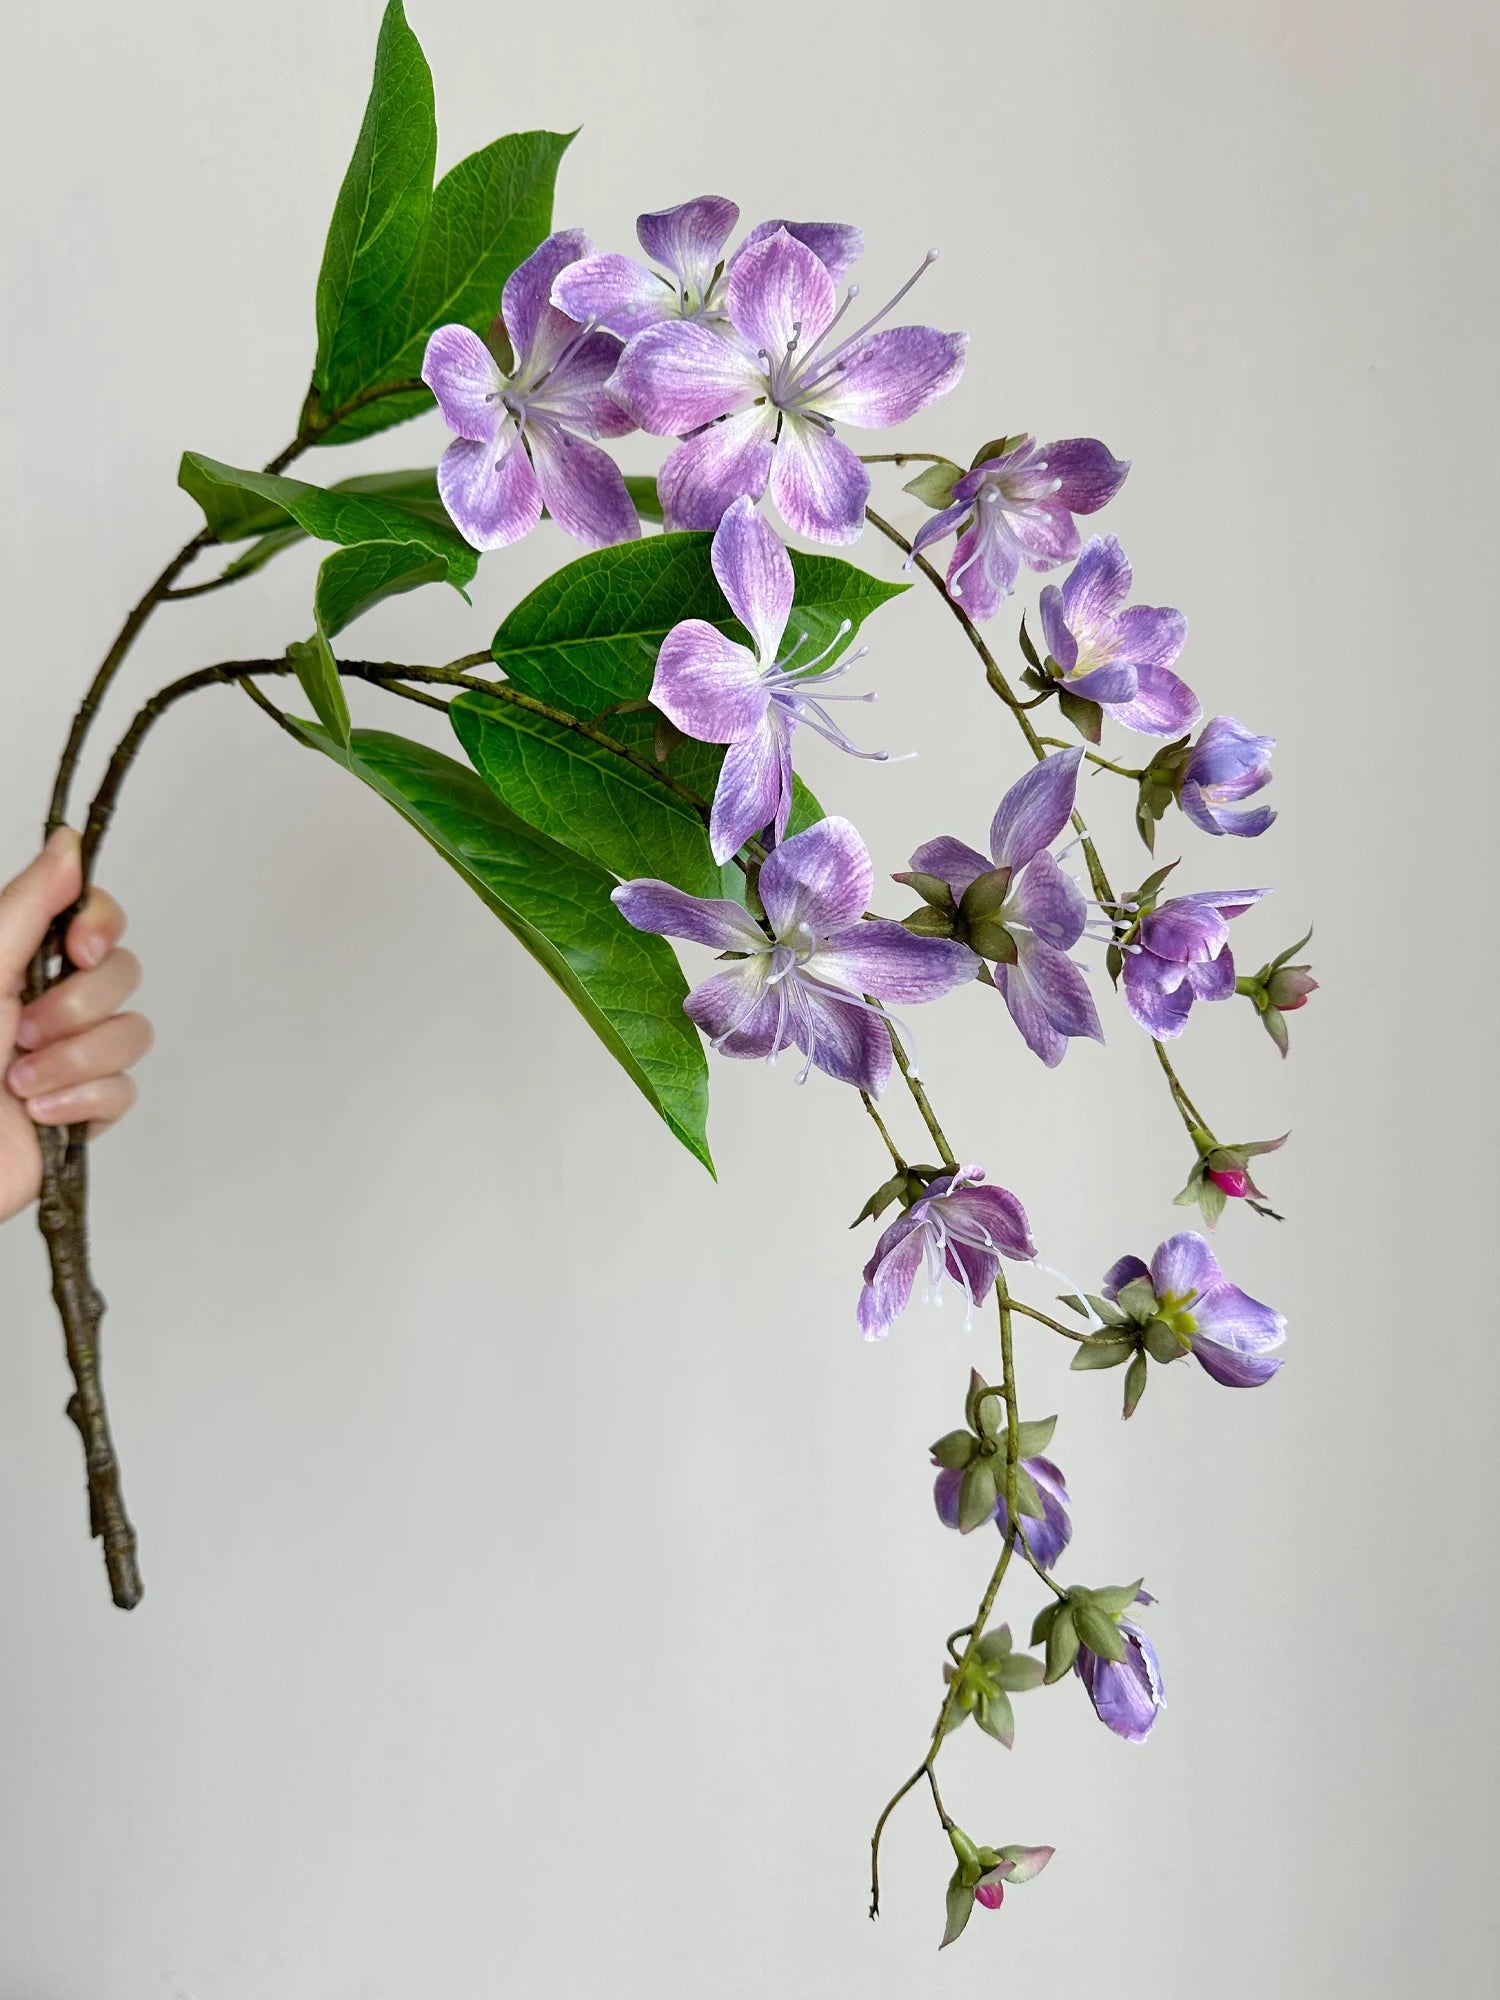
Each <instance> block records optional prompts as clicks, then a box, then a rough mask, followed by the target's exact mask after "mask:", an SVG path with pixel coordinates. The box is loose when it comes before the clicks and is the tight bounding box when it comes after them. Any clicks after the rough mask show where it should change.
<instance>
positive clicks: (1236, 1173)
mask: <svg viewBox="0 0 1500 2000" xmlns="http://www.w3.org/2000/svg"><path fill="white" fill-rule="evenodd" d="M1208 1178H1209V1179H1210V1180H1211V1181H1212V1182H1213V1184H1214V1186H1215V1187H1217V1188H1222V1189H1223V1191H1224V1193H1225V1194H1227V1195H1229V1196H1230V1197H1231V1199H1232V1200H1234V1201H1243V1200H1244V1198H1245V1196H1246V1195H1247V1194H1249V1192H1250V1176H1249V1174H1247V1173H1246V1171H1245V1169H1244V1168H1243V1167H1210V1168H1209V1170H1208Z"/></svg>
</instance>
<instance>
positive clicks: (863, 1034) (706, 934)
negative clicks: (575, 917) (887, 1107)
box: [614, 819, 975, 1097]
mask: <svg viewBox="0 0 1500 2000" xmlns="http://www.w3.org/2000/svg"><path fill="white" fill-rule="evenodd" d="M873 882H874V872H873V870H872V868H871V866H870V857H869V854H868V853H867V851H866V849H865V844H864V842H863V841H862V840H861V839H860V837H859V835H858V834H857V833H856V832H855V830H854V828H853V827H852V826H851V825H850V824H849V822H848V820H846V819H823V820H819V821H818V822H817V824H816V825H815V826H810V827H808V828H807V830H806V832H805V833H797V834H793V836H792V838H791V839H790V840H788V841H786V842H784V843H783V845H782V846H780V847H778V848H776V849H775V850H774V851H773V852H772V854H771V855H770V857H769V859H768V860H767V861H766V863H765V865H764V866H763V867H762V869H761V871H760V899H761V902H762V904H763V905H764V908H765V912H766V922H767V925H768V927H769V934H768V933H767V931H766V930H762V928H761V927H760V925H759V924H757V923H756V922H755V921H754V919H753V918H752V917H750V916H749V915H747V913H746V912H745V911H744V910H743V909H741V908H740V906H739V904H738V903H731V902H728V901H723V900H719V899H716V898H713V897H706V896H689V895H686V894H684V892H683V891H682V890H681V889H674V888H673V887H672V886H671V885H670V883H667V882H656V881H639V882H623V883H621V885H620V887H619V888H618V889H616V890H615V891H614V900H615V902H616V904H617V905H618V906H619V908H620V910H621V912H622V913H623V915H624V916H625V919H626V921H627V922H628V923H632V924H634V925H635V927H636V929H637V930H639V931H654V932H656V933H657V934H658V936H662V937H678V938H687V939H689V940H690V941H691V942H692V943H694V944H706V945H709V946H711V947H712V948H714V949H715V950H718V951H722V952H724V953H726V954H728V955H729V956H730V957H731V958H733V959H734V960H735V962H734V963H733V964H732V965H731V966H730V968H729V969H728V971H726V972H721V973H719V974H718V975H717V976H716V977H715V978H713V979H709V980H706V981H705V982H704V984H703V985H701V986H697V987H695V988H694V989H693V991H692V992H691V993H690V994H689V995H688V997H687V999H686V1000H685V1001H684V1002H683V1007H684V1009H685V1011H686V1012H687V1014H688V1016H689V1018H690V1019H691V1020H693V1021H695V1022H696V1023H697V1025H698V1026H699V1027H700V1028H701V1029H702V1030H703V1032H704V1034H705V1035H707V1036H708V1037H709V1039H710V1040H711V1041H712V1043H713V1045H714V1047H715V1048H716V1049H719V1050H721V1051H722V1053H723V1054H725V1055H727V1056H765V1057H766V1058H767V1059H768V1060H769V1061H773V1062H774V1061H775V1059H776V1057H777V1056H778V1055H779V1054H780V1053H781V1051H782V1050H783V1049H784V1048H786V1047H787V1046H788V1045H789V1044H790V1045H795V1046H796V1047H797V1048H799V1049H801V1051H802V1053H803V1054H804V1055H805V1056H806V1058H807V1061H806V1063H805V1064H804V1066H803V1069H802V1076H803V1077H804V1078H805V1077H806V1076H807V1074H808V1071H809V1070H810V1069H812V1068H813V1067H814V1065H816V1066H817V1068H819V1069H821V1070H826V1071H827V1072H828V1074H829V1075H830V1076H833V1077H837V1078H838V1079H839V1081H840V1082H841V1083H852V1084H856V1085H858V1087H859V1088H860V1089H861V1090H867V1091H869V1093H870V1095H871V1096H872V1097H878V1096H879V1095H880V1093H881V1092H882V1090H884V1088H885V1085H886V1082H887V1080H888V1078H889V1076H890V1073H891V1040H890V1030H889V1027H888V1017H887V1015H886V1014H885V1013H884V1011H883V1007H882V1004H881V1003H883V1002H885V1001H908V1000H936V999H937V998H938V997H939V995H940V994H943V993H948V992H951V991H952V989H953V988H954V987H955V986H961V985H963V983H964V982H965V981H966V980H969V979H972V978H973V977H974V964H975V961H974V956H973V953H972V952H970V951H969V950H968V949H967V948H966V947H965V946H963V945H961V944H956V943H954V942H953V941H952V940H951V939H947V938H917V937H913V936H912V934H911V932H910V931H908V930H906V929H904V928H903V926H902V925H900V924H896V923H889V922H887V921H885V920H883V919H880V918H874V919H872V920H870V921H869V922H866V921H864V920H863V914H862V913H863V911H864V907H865V904H866V902H867V901H868V899H869V895H870V890H871V887H872V886H873ZM866 996H868V997H866Z"/></svg>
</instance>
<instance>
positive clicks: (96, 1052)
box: [0, 827, 151, 1222]
mask: <svg viewBox="0 0 1500 2000" xmlns="http://www.w3.org/2000/svg"><path fill="white" fill-rule="evenodd" d="M81 886H82V868H81V863H80V858H79V842H78V835H77V834H76V833H74V832H73V831H72V829H71V828H68V827H64V828H63V829H61V831H59V832H58V833H56V834H54V835H53V837H52V839H51V840H50V841H49V842H48V843H47V845H46V847H45V848H44V849H43V850H42V852H41V853H40V854H39V855H38V856H37V858H36V860H35V861H33V862H32V864H31V866H30V867H29V868H27V869H24V870H23V871H22V873H21V874H19V875H18V876H17V877H16V878H15V880H14V881H13V882H10V883H7V885H6V886H5V888H4V889H0V1050H3V1051H6V1052H9V1051H11V1050H14V1052H15V1053H14V1056H13V1058H12V1059H11V1061H10V1064H9V1067H8V1068H7V1070H6V1072H5V1082H4V1087H3V1088H0V1222H4V1221H6V1220H8V1219H9V1218H10V1217H11V1216H13V1215H16V1214H18V1213H19V1212H20V1210H22V1209H23V1208H27V1207H29V1206H30V1204H31V1203H32V1202H33V1201H35V1200H36V1197H37V1194H38V1192H39V1190H40V1188H41V1184H42V1153H41V1145H40V1142H39V1140H38V1137H37V1130H36V1128H37V1126H38V1125H81V1124H85V1123H86V1124H87V1125H88V1128H89V1136H90V1137H91V1138H92V1137H93V1135H94V1134H95V1133H96V1132H100V1131H102V1130H104V1128H105V1127H106V1126H109V1125H112V1124H114V1122H115V1120H116V1119H117V1118H121V1117H123V1116H124V1114H125V1113H126V1112H127V1111H128V1110H129V1109H130V1107H131V1105H132V1104H134V1102H135V1100H136V1087H135V1085H134V1084H133V1083H132V1082H131V1080H130V1078H129V1077H128V1076H127V1075H126V1074H125V1072H126V1071H127V1070H128V1069H130V1068H131V1067H132V1065H133V1064H135V1063H138V1062H139V1061H140V1059H141V1057H142V1056H143V1055H144V1054H145V1053H146V1051H147V1050H148V1049H149V1048H150V1046H151V1027H150V1023H149V1022H148V1021H147V1020H146V1018H145V1016H144V1015H143V1014H121V1013H118V1012H117V1011H116V1010H117V1009H118V1008H119V1006H120V1005H121V1003H122V1002H123V1001H125V1000H127V999H129V997H130V995H131V994H132V993H134V991H135V989H136V987H137V986H139V985H140V982H141V968H140V965H139V964H138V963H137V961H136V958H135V956H134V954H133V953H132V952H129V951H122V950H121V949H120V948H119V941H120V938H121V936H122V935H123V933H124V930H125V912H124V911H123V910H122V909H121V908H120V906H119V904H118V903H117V902H116V901H115V900H114V898H113V897H112V896H108V895H106V894H105V893H104V891H103V890H102V889H91V890H90V891H89V894H88V898H87V900H86V902H85V903H84V905H83V908H82V909H81V910H80V911H79V912H78V914H77V916H75V917H74V918H73V920H72V922H71V923H70V924H69V925H68V930H67V936H66V940H65V944H66V950H67V954H68V958H69V960H70V961H71V962H72V963H73V964H74V965H76V966H77V967H79V968H80V969H79V970H78V971H77V972H74V973H71V974H70V975H69V976H68V977H67V978H66V979H64V980H61V981H59V983H58V984H57V985H56V986H54V987H53V988H52V989H51V990H50V991H49V992H47V993H44V994H43V995H42V996H41V998H40V999H38V1000H34V1001H33V1002H32V1003H31V1005H30V1006H29V1007H23V1006H22V1004H21V992H22V989H23V987H24V985H25V983H26V973H27V968H28V967H29V965H30V963H31V960H32V958H33V957H34V955H35V953H36V951H37V949H38V948H39V946H40V945H41V943H42V940H43V939H44V938H45V937H46V935H47V927H48V925H49V924H50V923H51V922H52V920H53V918H54V917H56V916H58V915H60V913H61V912H62V911H64V910H66V909H67V908H68V906H69V905H70V904H71V903H72V902H73V901H74V900H75V899H76V898H77V896H78V894H79V891H80V888H81Z"/></svg>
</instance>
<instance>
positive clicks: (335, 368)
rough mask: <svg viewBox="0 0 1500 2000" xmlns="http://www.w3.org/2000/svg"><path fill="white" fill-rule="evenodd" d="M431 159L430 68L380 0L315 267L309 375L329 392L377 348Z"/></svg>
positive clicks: (338, 391) (338, 394) (426, 199)
mask: <svg viewBox="0 0 1500 2000" xmlns="http://www.w3.org/2000/svg"><path fill="white" fill-rule="evenodd" d="M436 159H437V118H436V115H435V113H434V110H433V101H432V72H431V71H430V70H429V69H428V67H427V58H426V57H425V56H424V55H423V54H422V45H421V43H420V42H419V41H418V40H417V38H416V36H415V35H414V34H413V33H412V31H411V29H410V28H409V27H408V26H407V25H406V15H405V13H404V12H403V11H402V7H401V0H390V4H389V6H388V7H387V8H386V10H385V18H384V20H383V21H382V22H381V25H380V40H379V42H378V44H377V45H376V50H375V77H374V81H373V82H372V83H371V85H370V96H369V101H368V103H367V104H366V105H365V115H364V121H363V123H362V124H361V126H360V128H359V137H358V138H357V139H356V140H355V142H354V154H353V157H352V158H351V160H350V162H349V166H348V169H347V171H346V172H345V175H344V182H343V186H342V187H341V188H340V189H339V193H338V200H337V201H336V202H335V203H334V207H333V218H332V220H331V221H330V223H329V225H328V240H327V243H326V245H325V246H324V250H323V266H322V269H321V270H320V271H319V273H318V292H317V318H318V354H317V360H316V362H315V364H314V367H313V382H314V384H315V386H316V387H317V388H319V389H320V390H322V391H324V393H325V396H327V395H328V394H329V393H330V392H331V393H332V397H333V400H334V401H339V400H343V397H344V396H345V394H346V393H347V391H346V389H345V387H344V385H345V384H349V383H352V384H353V385H354V386H355V387H356V388H357V387H360V386H362V383H363V379H364V378H363V374H362V369H361V361H362V359H363V357H364V356H365V354H366V353H367V352H368V353H371V354H373V353H375V352H376V351H377V350H378V347H379V344H380V341H381V328H382V326H383V324H384V323H385V321H386V320H387V319H388V318H389V315H390V313H391V311H392V309H393V307H394V306H395V304H396V301H397V300H398V299H399V297H400V294H401V290H402V287H403V284H404V282H405V280H406V276H407V272H408V270H409V268H410V266H411V264H412V262H413V260H414V259H415V257H416V255H417V251H418V248H419V247H420V245H421V242H422V235H423V231H424V230H425V229H426V226H427V218H428V214H429V211H430V209H431V205H432V169H433V166H434V164H435V162H436ZM379 379H380V378H379V376H378V375H371V376H369V377H368V380H370V381H372V382H373V381H377V380H379Z"/></svg>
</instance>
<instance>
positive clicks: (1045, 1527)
mask: <svg viewBox="0 0 1500 2000" xmlns="http://www.w3.org/2000/svg"><path fill="white" fill-rule="evenodd" d="M1021 1464H1022V1465H1023V1466H1024V1467H1025V1469H1026V1471H1027V1472H1029V1473H1030V1475H1031V1479H1032V1483H1033V1485H1034V1486H1035V1487H1036V1490H1037V1493H1038V1495H1039V1497H1040V1499H1041V1502H1042V1518H1041V1519H1040V1520H1037V1519H1036V1518H1035V1517H1034V1516H1033V1515H1030V1514H1022V1516H1021V1525H1022V1527H1023V1529H1024V1530H1025V1534H1026V1546H1027V1547H1028V1548H1029V1549H1030V1551H1031V1553H1032V1554H1033V1555H1034V1556H1035V1557H1036V1559H1037V1561H1038V1562H1039V1563H1040V1564H1041V1566H1042V1568H1043V1569H1051V1567H1052V1565H1053V1564H1054V1563H1055V1562H1056V1561H1057V1559H1058V1557H1059V1556H1060V1555H1061V1554H1062V1552H1063V1550H1064V1549H1065V1548H1066V1547H1067V1546H1068V1543H1069V1542H1070V1541H1071V1540H1072V1539H1073V1523H1072V1521H1071V1519H1070V1518H1069V1515H1068V1489H1067V1487H1066V1486H1065V1485H1064V1484H1063V1476H1062V1474H1061V1472H1059V1471H1058V1469H1057V1467H1056V1466H1055V1465H1054V1464H1053V1463H1052V1461H1051V1459H1050V1458H1023V1459H1022V1460H1021ZM963 1480H964V1475H963V1472H962V1470H961V1469H957V1470H956V1469H953V1468H951V1467H947V1466H941V1467H939V1469H938V1475H937V1478H936V1479H935V1480H934V1481H933V1483H932V1498H933V1504H934V1505H935V1506H936V1508H937V1510H938V1515H939V1518H940V1519H941V1520H942V1521H944V1522H945V1523H946V1524H947V1526H948V1527H950V1528H956V1527H957V1526H958V1490H959V1488H960V1487H961V1486H962V1485H963ZM993 1519H994V1523H995V1526H996V1527H997V1528H998V1529H999V1530H1000V1533H1001V1534H1002V1535H1005V1534H1008V1533H1009V1532H1010V1513H1009V1510H1008V1509H1007V1507H1006V1505H1005V1495H1004V1494H1003V1493H1002V1494H1000V1495H999V1497H998V1498H997V1500H996V1501H995V1512H994V1516H993Z"/></svg>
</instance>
